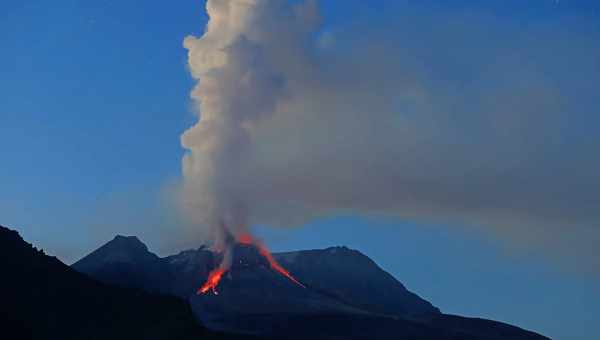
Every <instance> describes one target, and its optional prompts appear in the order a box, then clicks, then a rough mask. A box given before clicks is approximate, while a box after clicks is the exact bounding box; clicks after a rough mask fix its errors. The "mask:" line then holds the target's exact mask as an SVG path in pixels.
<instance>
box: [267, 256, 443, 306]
mask: <svg viewBox="0 0 600 340" xmlns="http://www.w3.org/2000/svg"><path fill="white" fill-rule="evenodd" d="M275 257H276V258H277V260H278V261H279V262H280V263H281V264H282V265H283V266H284V267H285V268H287V269H288V270H290V271H291V272H292V273H294V275H296V277H298V279H300V280H302V282H303V283H304V284H305V285H307V286H308V287H310V288H311V289H313V290H316V291H319V292H322V293H323V294H327V295H330V296H332V297H334V298H336V299H337V300H339V301H343V302H344V303H346V304H348V305H352V306H354V307H357V308H360V309H363V310H367V311H370V312H372V313H379V314H387V315H395V316H419V315H423V314H437V313H439V310H438V309H437V308H435V307H433V306H432V305H431V303H429V302H428V301H426V300H424V299H422V298H420V297H419V296H417V295H416V294H414V293H412V292H410V291H408V290H407V289H406V288H405V287H404V286H403V285H402V283H400V282H399V281H398V280H396V279H395V278H394V277H393V276H392V275H390V274H389V273H387V272H385V271H384V270H383V269H381V268H380V267H379V266H378V265H377V264H376V263H375V262H373V260H371V259H370V258H368V257H367V256H365V255H363V254H362V253H361V252H359V251H356V250H352V249H348V248H346V247H331V248H327V249H323V250H304V251H295V252H288V253H279V254H275Z"/></svg>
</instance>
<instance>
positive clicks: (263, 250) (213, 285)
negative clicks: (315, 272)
mask: <svg viewBox="0 0 600 340" xmlns="http://www.w3.org/2000/svg"><path fill="white" fill-rule="evenodd" d="M237 242H238V243H240V244H244V245H254V246H255V247H256V248H257V249H258V253H259V254H260V255H261V256H262V257H264V258H265V259H266V260H267V261H268V262H269V266H271V268H272V269H273V270H275V271H277V272H278V273H279V274H281V275H283V276H285V277H287V278H288V279H289V280H290V281H292V282H294V283H295V284H297V285H298V286H300V287H302V288H306V286H304V285H303V284H302V283H300V281H298V280H296V278H294V277H293V276H292V274H290V272H289V271H287V270H286V269H285V268H283V267H282V266H281V265H280V264H279V262H277V260H275V258H274V257H273V255H272V254H271V252H270V251H269V249H267V247H265V245H264V244H262V242H260V241H257V240H255V239H254V238H253V237H252V236H251V235H250V234H241V235H240V236H239V237H238V238H237ZM226 271H227V269H225V268H223V267H222V266H219V267H218V268H217V269H214V270H213V271H211V272H210V274H208V279H207V280H206V282H205V283H204V284H203V285H202V287H200V289H198V291H197V294H205V293H207V292H208V291H209V290H210V291H212V292H213V293H214V294H219V293H218V292H217V286H218V285H219V281H221V278H222V277H223V274H225V272H226Z"/></svg>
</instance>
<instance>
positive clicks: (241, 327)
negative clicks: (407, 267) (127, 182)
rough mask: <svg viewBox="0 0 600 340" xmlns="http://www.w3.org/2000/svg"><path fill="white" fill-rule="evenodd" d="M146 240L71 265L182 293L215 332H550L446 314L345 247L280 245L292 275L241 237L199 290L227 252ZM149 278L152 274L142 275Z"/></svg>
mask: <svg viewBox="0 0 600 340" xmlns="http://www.w3.org/2000/svg"><path fill="white" fill-rule="evenodd" d="M139 242H140V241H139V240H138V239H137V238H133V237H118V238H115V239H114V240H112V241H110V242H108V243H107V244H106V245H104V246H102V247H100V248H99V249H98V250H96V251H94V252H92V253H91V254H89V255H88V256H86V257H84V258H83V259H81V260H80V261H78V262H77V263H75V264H74V265H73V268H75V269H76V270H78V271H80V272H84V273H86V274H88V275H90V276H92V277H95V278H97V279H99V280H101V281H104V282H107V283H111V284H116V285H120V286H125V287H137V288H143V289H146V290H152V291H158V292H161V293H164V294H172V295H176V296H179V297H181V298H184V299H186V300H187V301H188V303H189V304H190V305H191V307H192V310H193V313H194V315H195V316H196V318H197V319H198V320H200V321H201V322H202V323H203V324H204V325H205V326H207V327H208V328H210V329H213V330H218V331H229V332H232V331H233V332H242V333H246V334H255V335H260V336H263V337H268V338H286V339H306V338H310V339H340V338H343V339H398V338H410V339H442V340H444V339H448V340H449V339H482V340H483V339H498V340H499V339H547V338H545V337H543V336H541V335H538V334H536V333H533V332H529V331H526V330H523V329H520V328H518V327H514V326H511V325H507V324H504V323H500V322H496V321H491V320H484V319H478V318H465V317H461V316H454V315H447V314H443V313H441V312H440V310H439V309H438V308H436V307H434V306H433V305H432V304H431V303H430V302H428V301H426V300H424V299H422V298H421V297H419V296H418V295H416V294H414V293H412V292H410V291H409V290H408V289H406V287H405V286H404V285H403V284H402V283H400V282H399V281H398V280H397V279H396V278H394V277H393V276H392V275H390V274H389V273H387V272H385V271H384V270H383V269H381V268H380V267H379V266H378V265H377V264H376V263H375V262H374V261H373V260H371V259H370V258H369V257H367V256H366V255H364V254H362V253H361V252H359V251H357V250H353V249H350V248H347V247H343V246H342V247H339V246H338V247H329V248H326V249H315V250H302V251H293V252H284V253H273V254H272V255H271V260H274V261H275V262H276V263H277V264H278V265H279V266H280V267H281V268H284V270H285V271H286V272H287V273H289V275H290V276H291V277H293V278H294V279H295V280H296V281H297V282H295V281H294V280H291V279H290V278H289V277H287V276H286V275H284V274H282V273H281V272H280V271H278V270H276V269H274V267H273V263H272V262H271V261H270V259H269V256H266V255H265V254H264V253H263V252H262V251H261V247H260V245H257V242H238V243H237V244H235V245H234V246H232V249H231V262H230V266H228V267H227V270H226V271H223V272H222V273H220V274H219V275H220V277H219V280H216V284H215V285H214V289H215V291H216V292H217V293H218V294H214V291H213V290H212V289H213V288H212V287H210V288H209V289H207V290H206V291H205V292H204V293H203V292H202V291H201V294H197V292H198V288H199V287H200V288H202V287H204V285H205V284H206V283H207V282H210V280H209V278H210V277H211V273H214V272H215V270H217V269H218V268H219V267H220V264H221V262H222V254H219V253H216V252H213V251H211V250H210V249H208V248H207V247H205V246H203V247H200V248H198V249H194V250H186V251H182V252H180V253H179V254H177V255H172V256H168V257H164V258H160V257H158V256H156V255H154V254H152V253H151V252H150V251H149V250H147V248H146V247H145V246H144V247H140V244H139ZM115 244H118V246H115ZM140 249H145V250H144V251H143V252H139V250H140ZM114 252H118V253H119V254H120V255H119V256H117V255H115V253H114ZM142 253H144V254H142ZM150 259H152V260H150ZM138 261H139V265H138V263H137V262H138ZM150 263H154V265H150ZM128 271H131V272H128ZM161 272H162V275H160V276H161V277H160V279H157V273H161ZM132 278H134V279H132ZM146 280H147V281H151V282H152V283H148V282H146V283H144V284H140V282H144V281H146ZM298 283H300V284H298ZM201 290H202V289H201Z"/></svg>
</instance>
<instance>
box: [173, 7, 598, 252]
mask: <svg viewBox="0 0 600 340" xmlns="http://www.w3.org/2000/svg"><path fill="white" fill-rule="evenodd" d="M206 9H207V12H208V15H209V22H208V25H207V27H206V31H205V33H204V35H202V36H201V37H200V38H196V37H187V38H186V39H185V41H184V46H185V48H187V49H188V51H189V68H190V71H191V73H192V75H193V77H194V78H195V79H198V84H197V86H196V87H195V89H194V90H193V92H192V98H193V99H194V101H195V102H196V103H197V104H198V116H199V120H198V122H197V124H196V125H194V126H193V127H191V128H190V129H189V130H187V131H186V132H185V133H184V134H183V136H182V144H183V146H184V147H185V148H186V149H187V150H189V152H188V153H187V154H186V156H185V158H184V160H183V173H184V185H183V189H182V197H183V202H184V206H185V209H186V211H187V213H188V215H189V216H190V217H191V218H192V219H193V222H194V224H195V225H200V226H206V228H207V231H208V232H209V234H210V235H209V236H210V237H213V238H214V239H215V240H217V244H221V245H224V244H226V242H224V241H225V239H226V238H228V237H232V236H234V237H235V235H239V234H240V233H243V232H245V230H246V228H248V226H250V225H254V224H263V225H272V226H290V225H299V224H301V223H303V222H305V221H307V220H308V219H311V218H315V217H319V216H326V215H335V214H347V213H353V214H356V213H359V214H375V215H384V216H385V215H392V216H400V217H403V218H409V219H415V220H423V221H450V222H458V223H466V224H472V225H477V226H482V227H489V230H491V231H494V232H496V233H499V234H504V235H506V236H508V237H509V238H511V239H516V240H519V241H521V242H523V243H529V242H536V243H542V244H550V245H552V246H556V247H561V248H569V247H577V248H578V249H579V250H577V252H584V253H585V254H586V255H588V256H589V257H591V258H593V259H594V261H596V262H598V261H597V260H598V257H597V254H596V253H595V252H594V250H593V244H594V242H600V236H599V235H600V233H599V232H598V221H599V218H600V209H598V206H599V205H598V203H599V200H598V192H599V189H600V180H599V176H598V174H599V173H600V161H599V160H598V159H599V157H598V156H597V150H596V148H597V147H598V140H597V131H595V130H594V128H593V127H592V126H597V124H598V123H599V119H598V108H599V107H600V105H599V104H600V103H599V99H598V98H597V96H595V95H594V94H593V91H592V90H591V89H592V88H594V86H597V83H598V80H600V74H599V73H600V71H599V70H600V67H599V60H600V52H599V50H598V48H597V44H593V43H592V44H590V41H594V39H593V38H594V37H589V38H590V40H589V41H588V40H587V39H586V38H588V37H581V36H578V39H574V38H573V36H572V35H569V33H568V32H564V31H562V30H558V29H555V28H553V27H543V26H540V27H533V28H529V29H525V28H523V26H519V25H517V24H511V23H503V22H502V21H500V20H498V19H496V18H492V17H485V16H483V17H480V16H476V15H472V14H469V15H463V14H457V15H456V17H445V18H440V17H435V15H429V16H424V15H422V14H423V13H418V11H416V12H415V11H413V12H411V15H413V16H409V15H401V14H398V16H397V20H391V21H390V20H388V21H386V19H385V18H382V19H381V21H376V20H374V21H373V22H370V23H368V25H363V26H364V27H362V26H361V25H360V24H357V25H356V27H353V31H352V32H350V33H344V32H335V30H333V31H330V30H325V29H323V26H322V24H323V22H326V19H327V18H321V17H320V15H319V13H318V6H317V4H316V3H315V2H313V1H305V2H302V3H298V2H297V1H294V2H290V1H283V0H209V1H207V5H206ZM440 19H444V20H440ZM415 27H417V29H415ZM418 28H421V29H422V30H419V29H418ZM424 28H427V29H426V30H425V29H424ZM517 33H519V34H517ZM573 34H574V35H575V34H577V32H574V33H573ZM558 52H559V53H558ZM594 136H595V137H594Z"/></svg>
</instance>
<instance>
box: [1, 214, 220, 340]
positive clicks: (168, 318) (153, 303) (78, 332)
mask: <svg viewBox="0 0 600 340" xmlns="http://www.w3.org/2000/svg"><path fill="white" fill-rule="evenodd" d="M0 268H2V279H1V280H0V301H1V302H0V330H1V332H2V333H1V334H2V336H6V338H7V339H8V338H11V339H195V340H197V339H205V338H207V334H208V333H207V332H206V331H205V330H204V329H203V328H202V327H201V326H200V324H199V323H198V322H197V321H196V320H195V319H194V317H193V314H192V313H191V310H190V308H189V306H188V305H187V304H186V303H185V302H183V301H181V300H180V299H178V298H175V297H168V296H158V295H152V294H149V293H146V292H143V291H141V290H137V289H124V288H116V287H110V286H107V285H105V284H103V283H100V282H98V281H95V280H93V279H91V278H89V277H87V276H86V275H84V274H81V273H78V272H77V271H75V270H73V269H71V268H70V267H68V266H67V265H65V264H63V263H62V262H60V261H59V260H58V259H56V258H54V257H50V256H47V255H45V254H44V253H43V252H42V251H39V250H36V249H35V248H33V247H32V246H31V245H30V244H28V243H26V242H25V241H23V239H22V238H21V237H20V236H19V234H18V233H17V232H16V231H12V230H9V229H7V228H4V227H1V226H0ZM210 338H212V336H211V337H210Z"/></svg>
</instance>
